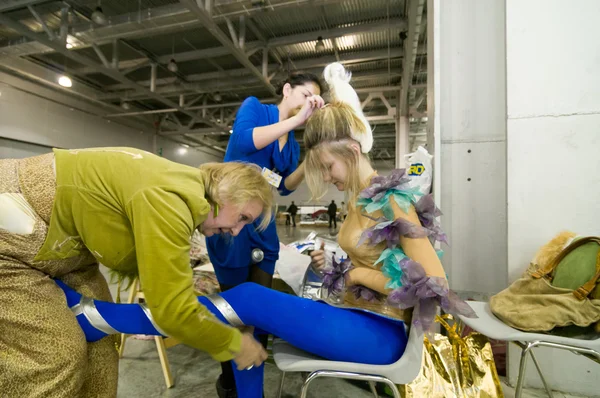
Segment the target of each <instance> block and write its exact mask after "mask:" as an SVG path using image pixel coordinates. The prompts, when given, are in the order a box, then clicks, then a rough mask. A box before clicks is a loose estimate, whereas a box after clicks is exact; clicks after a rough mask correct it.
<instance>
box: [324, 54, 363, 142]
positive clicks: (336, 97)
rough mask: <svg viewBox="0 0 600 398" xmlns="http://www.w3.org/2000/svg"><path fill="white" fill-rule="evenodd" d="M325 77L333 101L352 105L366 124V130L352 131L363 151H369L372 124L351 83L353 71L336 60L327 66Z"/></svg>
mask: <svg viewBox="0 0 600 398" xmlns="http://www.w3.org/2000/svg"><path fill="white" fill-rule="evenodd" d="M323 77H324V78H325V81H326V82H327V84H328V85H329V92H330V96H331V99H332V101H339V102H344V103H346V104H348V105H350V106H351V107H352V109H354V111H355V112H356V115H357V116H358V118H359V119H360V120H361V121H362V122H363V123H364V125H365V132H364V133H363V132H358V131H357V132H354V131H353V132H352V138H353V139H354V140H356V141H358V143H359V144H360V148H361V151H362V153H369V151H371V148H372V147H373V131H372V130H371V125H369V122H368V121H367V118H366V117H365V115H364V113H363V111H362V107H361V105H360V100H359V98H358V94H356V91H354V89H353V88H352V86H351V85H350V78H351V77H352V73H350V71H347V70H346V68H344V65H342V64H340V63H339V62H334V63H331V64H329V65H327V66H326V67H325V70H324V71H323Z"/></svg>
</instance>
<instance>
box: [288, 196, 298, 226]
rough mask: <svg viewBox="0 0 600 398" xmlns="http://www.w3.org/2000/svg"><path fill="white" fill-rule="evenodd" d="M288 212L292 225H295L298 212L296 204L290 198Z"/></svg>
mask: <svg viewBox="0 0 600 398" xmlns="http://www.w3.org/2000/svg"><path fill="white" fill-rule="evenodd" d="M288 212H289V213H290V217H291V219H292V226H294V227H295V226H296V214H298V206H296V204H295V203H294V201H293V200H292V204H291V205H290V207H288Z"/></svg>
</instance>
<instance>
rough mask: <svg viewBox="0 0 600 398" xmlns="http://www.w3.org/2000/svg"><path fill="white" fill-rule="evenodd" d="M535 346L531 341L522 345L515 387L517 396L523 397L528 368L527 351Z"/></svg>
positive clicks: (518, 397) (516, 397)
mask: <svg viewBox="0 0 600 398" xmlns="http://www.w3.org/2000/svg"><path fill="white" fill-rule="evenodd" d="M531 348H533V345H532V344H531V343H527V345H526V346H525V347H521V363H520V364H519V377H518V379H517V387H516V388H515V398H521V393H522V392H523V383H524V381H525V370H526V369H527V353H529V351H530V350H531Z"/></svg>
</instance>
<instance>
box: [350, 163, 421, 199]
mask: <svg viewBox="0 0 600 398" xmlns="http://www.w3.org/2000/svg"><path fill="white" fill-rule="evenodd" d="M409 182H410V177H408V176H407V175H406V171H405V169H395V170H392V172H391V173H390V174H389V175H387V176H375V177H373V178H371V185H369V186H368V187H367V188H365V189H363V190H362V191H361V192H360V195H359V198H368V199H371V200H372V201H373V202H377V201H378V200H381V199H382V198H383V197H384V196H385V194H386V193H387V192H388V191H389V190H392V189H394V190H398V191H401V190H403V189H407V188H408V186H407V184H408V183H409Z"/></svg>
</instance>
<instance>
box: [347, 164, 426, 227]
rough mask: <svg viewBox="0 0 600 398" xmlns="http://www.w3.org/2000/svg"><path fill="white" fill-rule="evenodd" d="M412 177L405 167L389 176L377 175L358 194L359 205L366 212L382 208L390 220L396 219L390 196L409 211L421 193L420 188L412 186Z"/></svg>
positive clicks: (403, 208)
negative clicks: (408, 175) (407, 173)
mask: <svg viewBox="0 0 600 398" xmlns="http://www.w3.org/2000/svg"><path fill="white" fill-rule="evenodd" d="M409 182H410V178H409V177H407V176H406V174H405V170H404V169H396V170H393V171H392V172H391V173H390V175H388V176H375V177H373V178H372V179H371V185H370V186H368V187H367V188H365V189H363V190H362V191H361V193H360V194H359V196H358V200H357V202H356V204H357V206H358V207H359V208H360V207H362V208H363V209H364V211H365V212H366V213H369V214H370V213H373V212H375V211H377V210H381V211H382V212H383V214H384V216H385V217H386V218H387V219H388V220H393V219H394V210H393V209H392V207H391V206H390V197H392V198H394V201H395V202H396V204H398V206H399V207H400V208H401V209H402V210H404V211H405V212H408V210H409V209H410V205H411V204H412V203H414V202H416V200H417V199H416V198H417V197H418V196H420V195H421V192H420V191H419V189H418V188H415V187H411V186H410V184H409Z"/></svg>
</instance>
